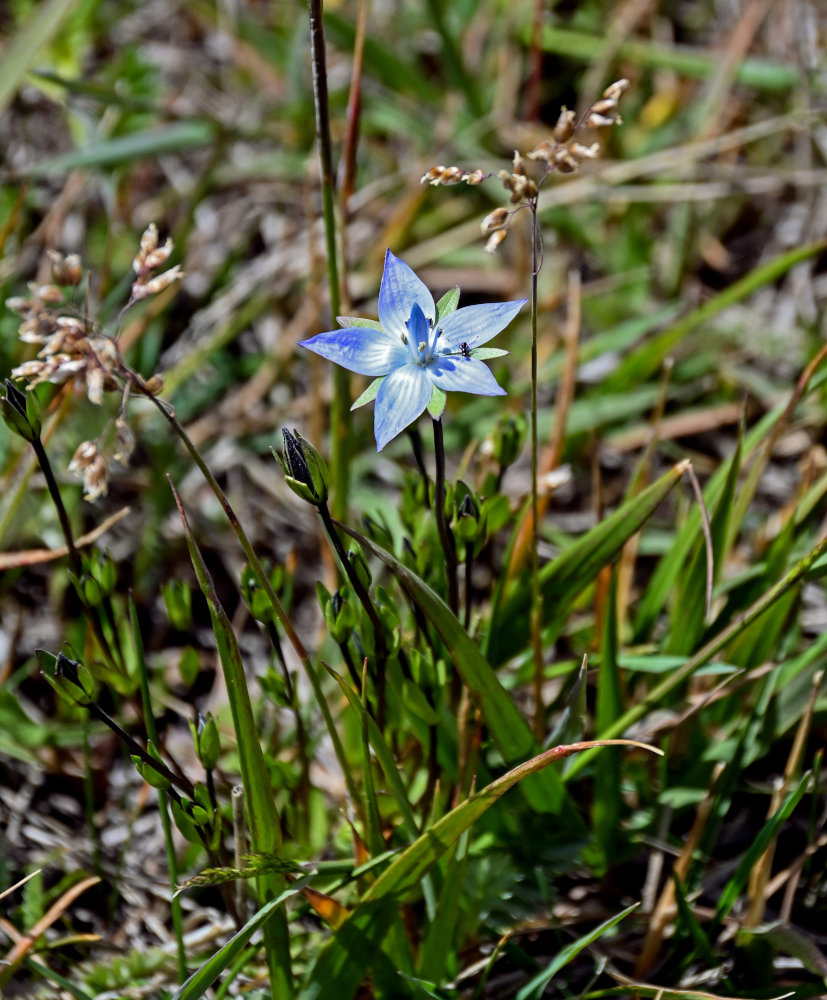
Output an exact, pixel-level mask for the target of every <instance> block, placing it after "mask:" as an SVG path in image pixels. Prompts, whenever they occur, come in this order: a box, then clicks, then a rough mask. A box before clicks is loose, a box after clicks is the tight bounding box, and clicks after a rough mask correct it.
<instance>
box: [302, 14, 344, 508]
mask: <svg viewBox="0 0 827 1000" xmlns="http://www.w3.org/2000/svg"><path fill="white" fill-rule="evenodd" d="M308 10H309V13H310V54H311V60H312V64H313V98H314V101H315V104H316V133H317V136H318V140H319V164H320V168H321V183H322V216H323V218H324V232H325V246H326V249H327V283H328V287H329V290H330V311H331V313H332V314H333V317H334V318H335V317H336V316H338V314H339V311H340V292H339V267H338V264H337V258H336V217H335V212H334V200H335V199H334V194H335V193H334V187H335V184H334V178H333V155H332V148H331V141H330V108H329V102H328V92H327V66H326V58H325V43H324V24H323V22H322V0H308ZM349 435H350V376H349V375H348V372H347V370H346V369H345V368H341V367H340V366H339V365H337V366H336V367H335V368H334V370H333V403H332V406H331V408H330V474H331V478H332V481H333V513H334V516H335V517H337V518H339V519H343V518H344V517H346V516H347V498H348V486H349V480H348V441H349Z"/></svg>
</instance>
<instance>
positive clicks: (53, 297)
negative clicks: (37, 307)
mask: <svg viewBox="0 0 827 1000" xmlns="http://www.w3.org/2000/svg"><path fill="white" fill-rule="evenodd" d="M29 288H30V289H31V290H32V294H33V295H34V297H35V298H36V299H39V300H40V302H42V303H43V304H44V305H56V304H57V303H58V302H62V301H63V292H62V291H61V289H60V288H58V287H57V285H35V284H34V283H33V282H31V283H30V284H29Z"/></svg>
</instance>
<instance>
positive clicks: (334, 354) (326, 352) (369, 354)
mask: <svg viewBox="0 0 827 1000" xmlns="http://www.w3.org/2000/svg"><path fill="white" fill-rule="evenodd" d="M299 343H300V344H301V346H302V347H306V348H307V349H308V351H313V353H314V354H318V355H320V356H321V357H323V358H327V360H328V361H335V362H336V364H337V365H341V366H342V367H343V368H347V369H348V370H349V371H352V372H356V373H357V374H358V375H373V376H377V375H387V373H388V372H389V371H390V370H391V369H392V368H393V367H395V366H396V365H398V364H401V363H404V362H405V361H407V360H408V352H407V351H406V350H405V345H404V344H403V343H402V341H401V340H397V339H395V338H394V337H391V336H389V335H388V334H387V333H385V332H383V331H381V330H371V329H370V328H368V327H363V326H347V327H345V328H344V329H343V330H329V331H328V332H327V333H320V334H317V336H315V337H311V338H310V339H309V340H302V341H300V342H299Z"/></svg>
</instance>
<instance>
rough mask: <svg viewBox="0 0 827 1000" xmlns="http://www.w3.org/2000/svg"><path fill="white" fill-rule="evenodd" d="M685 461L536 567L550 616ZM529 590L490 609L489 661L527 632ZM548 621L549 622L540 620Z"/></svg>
mask: <svg viewBox="0 0 827 1000" xmlns="http://www.w3.org/2000/svg"><path fill="white" fill-rule="evenodd" d="M687 464H688V463H687V462H686V461H683V462H678V464H677V465H675V466H673V467H672V468H671V469H670V470H669V471H668V472H667V473H666V474H665V475H663V476H661V478H660V479H658V480H657V482H654V483H652V485H651V486H648V487H647V488H646V489H645V490H643V491H642V492H641V493H639V494H638V495H637V496H635V497H632V498H631V499H630V500H628V501H627V502H626V503H624V504H623V505H622V506H621V507H620V508H618V510H616V511H615V512H614V513H613V514H611V515H610V516H609V517H607V518H606V520H605V521H601V523H600V524H598V525H597V526H596V527H594V528H592V529H591V531H588V532H587V533H586V534H585V535H583V536H582V537H581V538H578V540H577V541H576V542H574V543H573V544H572V545H570V546H569V547H568V548H567V549H566V550H565V551H564V552H562V553H561V554H560V555H559V556H558V557H557V558H556V559H554V560H552V562H550V563H549V564H548V565H547V566H544V567H543V568H542V570H541V571H540V586H541V588H542V591H543V607H544V608H548V609H551V615H552V616H553V617H552V621H555V622H556V621H560V620H562V618H563V616H564V615H565V613H566V611H567V609H568V607H569V606H570V604H571V602H572V601H573V600H574V599H575V598H576V597H577V596H578V594H580V593H581V591H582V590H583V589H584V588H585V587H586V586H588V584H590V583H591V582H592V581H593V580H594V579H595V577H596V576H597V574H598V573H599V572H600V570H601V569H602V568H603V567H604V566H606V565H608V564H609V563H610V562H611V561H612V560H613V559H615V558H616V557H617V556H618V555H619V554H620V551H621V550H622V548H623V546H624V545H625V544H626V542H627V541H628V540H629V539H630V538H631V537H632V535H635V534H637V532H638V531H640V529H641V527H642V525H643V524H644V523H645V522H646V521H647V520H648V519H649V518H650V517H651V516H652V514H653V513H654V512H655V510H656V509H657V507H658V505H659V504H660V503H661V502H662V501H663V500H664V498H665V497H666V496H668V494H669V493H670V492H671V490H672V489H674V487H675V486H676V485H677V484H678V483H679V482H680V480H681V478H682V476H683V474H684V472H685V471H686V468H687ZM528 612H529V593H528V591H527V590H526V589H522V590H520V591H517V592H516V593H514V594H513V595H512V596H511V598H510V599H507V600H506V601H505V602H504V603H503V605H502V606H501V607H500V608H499V610H498V612H497V613H496V614H495V615H494V617H493V619H492V623H491V636H490V639H489V644H488V648H489V660H490V662H491V664H493V665H494V666H496V665H498V664H500V663H502V662H503V661H504V660H507V659H508V658H509V657H510V656H513V655H514V654H516V653H518V652H519V651H520V648H521V642H522V637H523V636H525V635H527V634H528V631H527V630H528ZM545 624H549V622H548V621H547V622H545Z"/></svg>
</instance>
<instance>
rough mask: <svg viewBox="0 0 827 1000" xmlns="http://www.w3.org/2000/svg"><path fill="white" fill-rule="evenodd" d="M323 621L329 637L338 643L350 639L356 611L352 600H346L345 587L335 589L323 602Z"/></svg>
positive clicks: (354, 624)
mask: <svg viewBox="0 0 827 1000" xmlns="http://www.w3.org/2000/svg"><path fill="white" fill-rule="evenodd" d="M324 621H325V625H326V626H327V631H328V632H329V633H330V636H331V638H332V639H333V640H334V641H335V642H337V643H339V645H343V644H344V643H346V642H347V641H348V639H350V637H351V635H352V634H353V630H354V628H355V627H356V621H357V611H356V608H355V606H354V604H353V601H350V600H348V596H347V589H346V588H342V589H340V590H337V591H336V593H335V594H333V596H332V597H331V598H330V599H329V600H327V601H325V602H324Z"/></svg>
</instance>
